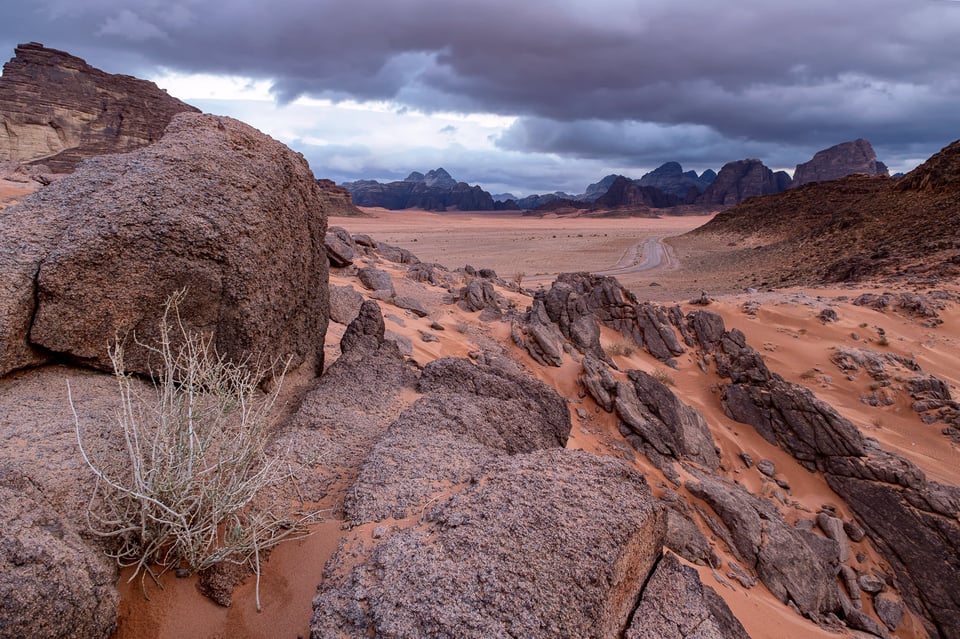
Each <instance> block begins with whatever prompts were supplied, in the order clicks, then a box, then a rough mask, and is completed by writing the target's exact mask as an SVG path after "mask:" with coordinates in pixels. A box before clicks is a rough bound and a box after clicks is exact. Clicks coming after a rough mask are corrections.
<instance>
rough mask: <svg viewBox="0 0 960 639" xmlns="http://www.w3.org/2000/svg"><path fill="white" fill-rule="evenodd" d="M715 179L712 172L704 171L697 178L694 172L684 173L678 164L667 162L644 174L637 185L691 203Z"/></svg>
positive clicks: (714, 174)
mask: <svg viewBox="0 0 960 639" xmlns="http://www.w3.org/2000/svg"><path fill="white" fill-rule="evenodd" d="M716 178H717V174H716V173H714V172H713V171H712V170H707V171H704V172H703V175H699V176H698V175H697V173H696V171H687V172H686V173H684V171H683V167H682V166H681V165H680V163H679V162H667V163H665V164H662V165H660V166H659V167H657V168H656V169H654V170H653V171H651V172H649V173H647V174H645V175H644V176H643V177H641V178H640V179H639V180H638V183H639V184H640V186H652V187H654V188H656V189H659V190H661V191H663V192H664V193H667V194H669V195H673V196H675V197H677V198H678V199H679V200H680V201H682V202H688V201H689V202H692V201H694V200H695V199H696V197H697V196H698V195H700V194H701V193H703V192H704V191H706V190H707V187H708V186H710V185H711V184H712V183H713V181H714V180H716Z"/></svg>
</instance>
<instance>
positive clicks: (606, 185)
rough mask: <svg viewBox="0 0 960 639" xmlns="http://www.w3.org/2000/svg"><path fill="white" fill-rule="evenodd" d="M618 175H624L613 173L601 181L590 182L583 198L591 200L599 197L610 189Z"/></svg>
mask: <svg viewBox="0 0 960 639" xmlns="http://www.w3.org/2000/svg"><path fill="white" fill-rule="evenodd" d="M618 177H622V176H620V175H616V174H613V173H611V174H610V175H608V176H606V177H605V178H603V179H602V180H600V181H599V182H594V183H593V184H590V185H589V186H587V190H586V191H585V192H584V194H583V199H585V200H590V201H591V202H592V201H594V200H596V199H597V198H598V197H600V196H601V195H603V194H604V193H606V192H607V191H609V190H610V186H611V185H612V184H613V182H614V180H616V179H617V178H618Z"/></svg>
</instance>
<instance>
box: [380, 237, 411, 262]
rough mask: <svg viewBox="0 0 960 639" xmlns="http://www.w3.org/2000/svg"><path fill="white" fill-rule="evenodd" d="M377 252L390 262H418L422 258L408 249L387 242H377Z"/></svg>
mask: <svg viewBox="0 0 960 639" xmlns="http://www.w3.org/2000/svg"><path fill="white" fill-rule="evenodd" d="M377 254H379V255H380V257H382V258H383V259H385V260H387V261H388V262H395V263H397V264H417V263H418V262H420V258H418V257H417V256H416V255H414V254H413V253H411V252H410V251H408V250H407V249H405V248H400V247H399V246H393V245H392V244H387V243H386V242H377Z"/></svg>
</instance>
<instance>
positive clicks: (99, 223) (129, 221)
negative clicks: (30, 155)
mask: <svg viewBox="0 0 960 639" xmlns="http://www.w3.org/2000/svg"><path fill="white" fill-rule="evenodd" d="M325 232H326V214H325V211H324V209H323V206H322V197H321V195H320V193H319V190H318V186H317V182H316V180H315V179H314V177H313V174H312V173H311V171H310V167H309V166H308V165H307V162H306V160H304V158H303V156H301V155H300V154H298V153H294V152H293V151H291V150H290V149H288V148H287V147H286V146H284V145H282V144H281V143H279V142H277V141H275V140H273V139H272V138H269V137H267V136H266V135H264V134H262V133H260V132H259V131H257V130H255V129H253V128H252V127H249V126H247V125H245V124H242V123H240V122H238V121H236V120H232V119H229V118H220V117H214V116H209V115H199V114H194V113H183V114H179V115H177V116H175V117H174V119H173V121H172V122H171V123H170V126H169V127H168V128H167V133H166V134H165V135H164V137H163V138H162V139H161V140H160V141H159V142H157V143H155V144H153V145H150V146H148V147H145V148H142V149H139V150H137V151H133V152H131V153H127V154H116V155H106V156H100V157H97V158H91V159H89V160H88V161H86V162H85V163H83V164H82V165H81V166H80V167H78V169H77V170H76V171H75V172H74V173H73V174H72V175H69V176H66V177H64V178H63V179H61V180H58V181H57V182H55V183H54V184H51V185H50V186H48V187H46V188H44V189H42V190H41V191H38V192H37V193H34V194H33V195H32V196H31V197H29V198H27V199H26V200H24V201H23V202H21V203H20V204H19V205H16V206H13V207H11V208H9V209H6V210H5V211H4V214H3V216H2V218H0V375H3V374H6V373H8V372H10V371H12V370H16V369H18V368H23V367H27V366H32V365H35V364H38V363H41V362H43V361H46V360H49V359H50V357H51V355H57V356H62V357H68V358H72V359H74V360H78V361H81V362H84V363H86V364H88V365H91V366H95V367H99V368H103V369H106V370H112V365H111V362H110V359H109V356H108V354H107V345H108V343H110V342H111V340H112V339H113V338H114V336H117V337H119V338H120V339H126V340H127V345H126V356H125V365H126V366H127V370H128V371H131V372H139V373H143V374H149V373H150V361H149V359H150V352H149V351H148V350H147V349H145V348H142V347H140V346H139V345H138V344H137V343H136V342H137V341H139V342H142V343H146V344H155V343H157V340H158V337H159V336H158V330H159V329H158V328H157V320H158V318H159V317H160V316H161V315H162V311H163V305H164V302H165V300H166V299H167V298H168V297H169V296H170V295H171V294H172V293H173V292H175V291H177V290H180V289H183V288H186V289H187V293H186V297H185V300H184V303H183V304H182V305H181V307H180V316H181V319H182V321H183V324H184V326H185V327H186V329H187V330H189V331H203V332H205V333H207V334H209V335H211V337H212V340H213V344H214V346H215V347H216V349H217V352H218V353H220V354H221V355H223V356H224V357H226V358H228V359H230V360H233V361H243V360H244V359H245V358H247V357H249V356H253V357H258V356H259V357H262V358H263V361H265V362H274V361H280V360H281V359H282V360H284V361H285V360H286V358H287V357H291V358H292V362H291V365H293V366H296V365H299V364H300V363H302V362H303V361H305V360H309V361H317V363H318V365H322V355H323V336H324V334H325V332H326V327H327V308H328V303H327V256H326V252H325V250H324V235H325ZM134 336H136V341H135V340H134V339H132V338H133V337H134Z"/></svg>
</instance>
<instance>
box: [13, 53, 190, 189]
mask: <svg viewBox="0 0 960 639" xmlns="http://www.w3.org/2000/svg"><path fill="white" fill-rule="evenodd" d="M182 111H194V112H199V111H198V110H197V109H196V108H194V107H192V106H190V105H189V104H186V103H184V102H181V101H180V100H177V99H176V98H173V97H171V96H169V95H168V94H167V93H166V92H165V91H163V90H162V89H160V88H159V87H157V85H156V84H154V83H153V82H148V81H146V80H139V79H137V78H133V77H131V76H126V75H113V74H110V73H105V72H103V71H101V70H99V69H95V68H94V67H92V66H90V65H89V64H87V63H86V62H84V61H83V60H81V59H80V58H78V57H76V56H72V55H70V54H68V53H65V52H63V51H58V50H56V49H48V48H46V47H44V46H43V45H42V44H38V43H36V42H31V43H29V44H21V45H20V46H18V47H17V48H16V57H14V58H12V59H11V60H10V61H9V62H7V63H6V64H4V65H3V76H0V161H4V160H14V161H19V162H42V163H43V164H46V165H47V166H48V167H50V169H51V170H53V171H55V172H59V173H69V172H71V171H73V169H74V168H75V167H76V165H77V164H78V163H79V162H80V160H82V159H83V158H86V157H91V156H95V155H104V154H107V153H121V152H125V151H132V150H134V149H137V148H139V147H142V146H146V145H147V144H150V143H152V142H155V141H156V140H158V139H159V138H160V137H161V136H162V135H163V131H164V129H166V127H167V125H168V124H169V123H170V120H171V119H172V118H173V116H174V115H175V114H177V113H180V112H182Z"/></svg>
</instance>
